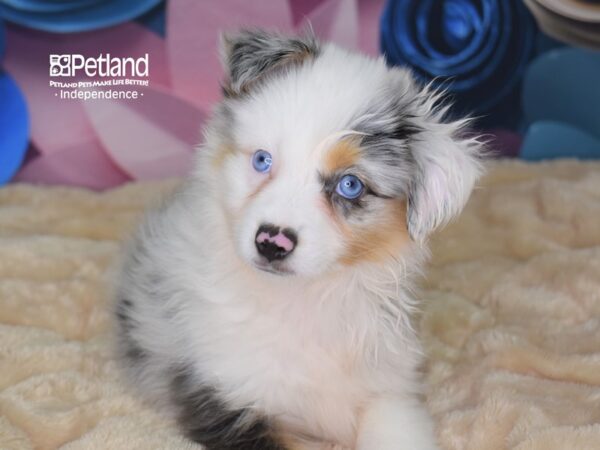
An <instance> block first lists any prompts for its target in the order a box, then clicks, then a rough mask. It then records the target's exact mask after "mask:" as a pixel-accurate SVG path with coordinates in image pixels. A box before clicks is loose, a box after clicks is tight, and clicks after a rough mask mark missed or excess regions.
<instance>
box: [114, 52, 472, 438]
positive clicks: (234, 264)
mask: <svg viewBox="0 0 600 450" xmlns="http://www.w3.org/2000/svg"><path fill="white" fill-rule="evenodd" d="M399 77H400V78H402V79H403V80H404V82H403V83H404V86H405V88H406V90H407V92H408V93H411V95H418V90H417V88H416V87H415V86H414V83H413V82H412V81H411V80H410V77H409V75H408V73H407V72H406V71H401V70H399V69H395V70H390V69H388V68H387V67H386V65H385V63H384V61H383V60H382V59H377V60H372V59H367V58H364V57H362V56H357V55H354V54H350V53H348V52H345V51H343V50H340V49H338V48H336V47H333V46H326V47H324V48H323V52H322V55H320V56H319V57H318V58H317V59H315V61H312V62H310V63H307V64H306V65H305V66H303V67H302V68H300V69H298V70H294V71H289V73H286V74H283V75H281V76H279V77H274V78H273V80H271V81H270V82H269V83H268V84H266V85H265V86H266V87H265V88H261V89H257V91H256V92H254V93H252V94H251V95H249V96H248V97H247V98H244V99H243V100H234V101H233V104H234V108H233V113H234V118H233V124H234V125H233V129H232V132H233V139H234V145H235V146H236V148H238V149H239V151H238V152H236V153H235V154H234V155H232V156H228V157H227V158H226V159H225V160H224V162H223V165H222V167H221V168H218V169H217V168H215V165H214V164H213V158H214V157H215V154H217V153H218V152H219V151H221V147H222V145H223V142H222V136H221V132H220V131H218V129H217V128H218V127H217V126H216V125H214V124H213V125H211V126H209V127H208V129H207V131H206V139H205V140H206V142H205V144H204V145H203V148H202V149H201V150H200V151H199V154H198V163H197V165H196V168H195V172H194V175H193V177H192V178H191V180H189V181H188V182H187V183H186V185H185V186H184V187H183V188H182V189H181V191H180V192H179V193H178V194H176V195H175V197H174V198H173V199H172V201H171V202H170V203H169V204H168V205H167V206H165V207H164V208H163V209H162V210H161V211H160V212H157V213H153V214H151V215H149V216H148V218H147V220H146V221H145V223H144V225H143V226H142V228H141V229H140V232H139V233H138V237H137V242H138V243H140V242H141V243H143V245H144V247H145V252H143V253H142V252H139V251H138V250H135V249H134V250H131V251H130V255H132V254H136V257H135V263H134V262H133V261H134V260H133V257H132V256H129V258H127V259H126V260H125V262H124V264H125V269H124V272H123V276H122V279H121V280H120V282H119V286H120V290H121V292H122V293H123V295H125V296H126V297H127V298H130V299H131V300H132V301H133V303H134V308H133V310H132V316H133V318H134V320H135V321H136V323H137V324H138V326H137V327H135V328H134V329H132V330H131V335H132V337H133V338H134V339H135V340H136V341H137V342H139V343H140V345H141V346H142V347H143V348H147V349H151V353H152V355H153V356H152V358H150V360H149V361H147V362H146V363H145V364H144V365H143V367H140V368H136V369H133V370H132V372H133V374H134V377H135V380H136V383H137V384H138V386H140V387H141V388H142V390H144V391H145V392H147V393H149V395H150V396H151V397H153V398H155V399H157V400H158V401H160V402H161V404H163V405H165V406H167V407H171V406H172V405H169V401H168V399H167V396H166V394H165V392H166V390H167V381H166V380H165V375H164V374H165V373H166V372H167V371H168V370H169V367H171V366H172V365H174V364H177V363H180V362H182V361H192V362H193V365H194V367H195V369H196V371H197V373H198V374H199V375H198V376H199V378H198V382H199V383H203V384H206V383H209V384H211V385H214V386H217V387H218V389H219V391H220V392H222V393H223V395H224V396H225V398H226V399H227V402H228V403H229V404H230V405H232V406H233V407H240V408H242V407H250V408H252V409H254V410H256V411H257V412H259V413H261V414H266V415H268V416H269V417H272V418H274V420H275V421H276V423H277V424H278V426H281V427H282V428H284V429H286V430H289V431H290V432H293V433H299V434H301V435H309V436H313V437H316V438H318V439H319V440H322V441H323V442H329V443H335V444H337V445H339V446H343V447H345V448H352V449H354V448H356V449H357V450H399V449H411V450H432V449H434V448H436V446H435V439H434V434H433V426H432V421H431V419H430V418H429V417H428V415H427V413H426V412H425V409H424V407H423V406H422V405H421V404H420V403H419V402H418V401H417V400H416V398H417V395H418V394H419V393H420V392H421V385H420V381H419V375H418V372H417V368H418V366H419V364H420V362H421V360H422V353H421V348H420V345H419V341H418V339H417V336H416V334H415V331H414V330H413V326H412V323H411V318H412V316H413V315H414V313H415V311H416V309H417V302H416V301H415V299H414V298H413V296H412V293H411V290H412V283H413V280H414V279H415V277H416V276H417V275H418V274H419V272H420V270H421V267H422V263H423V261H424V259H425V258H426V255H427V249H426V247H425V244H424V243H423V242H422V240H423V238H424V237H425V236H426V235H427V234H428V233H429V232H430V231H431V230H432V229H433V228H435V227H436V226H437V225H439V224H441V223H443V222H445V221H446V220H448V219H449V218H450V217H451V216H454V215H455V214H457V213H458V212H459V211H460V209H461V208H462V206H463V205H464V203H465V202H466V200H467V198H468V195H469V192H470V190H471V188H472V186H473V183H474V181H475V178H476V177H477V175H478V173H479V168H478V165H477V163H476V162H475V160H474V150H471V149H475V146H474V144H473V146H471V144H472V143H467V144H465V142H461V141H459V140H456V139H455V138H454V136H453V135H454V133H456V132H457V131H458V130H459V129H460V128H461V126H462V125H461V124H453V125H440V124H437V122H438V121H439V120H440V118H439V117H437V118H436V117H434V114H437V112H435V111H434V107H433V106H432V105H431V104H429V103H426V102H425V101H423V102H421V105H422V107H423V108H425V109H424V110H423V116H424V117H423V118H417V119H416V120H418V121H421V122H422V124H420V125H422V126H423V127H425V128H426V129H427V130H428V135H427V136H429V137H428V138H427V139H426V140H422V141H421V143H420V144H418V145H417V147H415V148H414V149H413V152H414V153H415V160H416V162H417V164H418V165H419V166H420V167H421V168H422V173H423V177H424V184H423V188H422V190H421V191H420V192H418V193H416V199H417V200H418V201H419V203H416V204H415V205H412V207H413V208H415V209H414V213H413V214H412V215H409V217H410V220H411V221H412V223H411V226H412V227H413V228H414V230H413V231H414V232H413V234H414V235H415V236H416V237H418V242H414V243H407V244H406V245H405V246H404V247H403V248H402V249H398V251H397V253H396V254H394V255H390V258H389V260H386V261H380V262H372V263H370V262H364V263H361V264H357V265H354V266H344V265H342V264H340V263H339V262H338V259H339V258H340V255H341V254H342V253H343V252H344V251H345V242H344V239H343V236H342V234H341V233H340V230H339V228H338V226H337V225H336V224H335V223H334V221H332V220H331V218H330V217H328V216H327V214H326V213H325V212H324V208H323V202H322V196H323V193H322V186H321V184H320V180H319V178H318V176H317V170H318V169H319V168H320V166H319V165H320V161H321V158H322V154H323V152H324V151H326V149H327V147H328V144H327V143H328V142H330V141H331V139H335V137H336V136H339V135H340V133H347V132H352V130H348V127H349V126H350V124H351V122H352V121H353V120H355V119H356V117H355V116H356V112H357V111H361V110H362V108H364V107H365V106H366V105H367V104H368V103H369V102H371V101H372V99H373V98H374V97H376V96H378V95H380V93H381V91H382V90H383V89H384V88H385V86H387V85H388V83H390V80H392V79H396V80H398V78H399ZM428 95H429V94H428ZM428 95H424V99H426V98H428ZM425 116H427V117H425ZM363 119H364V118H363ZM366 119H368V118H366ZM332 136H333V138H332ZM258 148H262V149H267V150H268V151H270V152H271V153H272V155H273V160H274V164H273V169H272V173H271V174H270V175H264V174H259V173H257V172H255V171H253V169H252V166H251V164H250V158H251V156H252V153H253V151H254V150H256V149H258ZM399 175H400V173H399ZM409 175H410V174H408V173H406V174H403V175H402V176H405V177H408V176H409ZM265 176H271V177H272V179H271V181H270V182H269V183H268V184H267V185H266V187H264V189H261V190H260V191H259V192H258V194H256V195H255V196H253V197H251V198H250V197H249V195H250V193H252V192H253V191H254V190H255V189H256V188H257V186H259V185H260V184H261V183H262V182H263V181H264V178H263V177H265ZM409 214H410V213H409ZM262 222H271V223H274V224H278V225H282V226H287V227H291V228H294V229H295V230H297V231H298V234H299V244H298V247H297V249H296V250H295V251H294V252H293V254H292V255H291V256H290V261H289V263H288V264H289V268H290V269H291V270H293V272H294V273H295V275H293V276H277V275H272V274H268V273H265V272H261V271H259V270H257V269H256V268H255V267H254V266H253V262H254V260H255V258H256V250H255V248H254V243H253V239H254V235H255V232H256V230H257V227H258V226H259V224H260V223H262ZM136 252H137V253H136ZM152 277H154V278H152ZM144 279H158V280H160V282H158V283H157V286H153V287H145V286H144V284H143V283H140V282H139V280H144ZM150 291H152V292H150ZM157 294H158V296H159V297H160V299H161V300H160V301H156V298H155V297H156V295H157ZM323 445H325V444H323ZM307 448H309V447H308V446H307ZM323 448H325V447H323Z"/></svg>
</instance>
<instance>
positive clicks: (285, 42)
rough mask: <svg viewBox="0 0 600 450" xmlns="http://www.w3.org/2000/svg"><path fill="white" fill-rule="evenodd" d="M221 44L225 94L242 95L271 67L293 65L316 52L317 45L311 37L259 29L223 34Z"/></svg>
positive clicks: (270, 69)
mask: <svg viewBox="0 0 600 450" xmlns="http://www.w3.org/2000/svg"><path fill="white" fill-rule="evenodd" d="M222 47H223V50H222V51H223V61H224V64H225V66H226V69H227V71H228V75H229V80H228V82H227V83H226V84H225V85H224V86H223V91H224V93H225V95H226V96H237V95H240V94H244V93H246V92H247V91H248V90H249V89H250V87H251V86H252V85H254V84H256V83H257V82H258V81H259V80H261V79H263V78H264V77H265V75H267V74H272V73H273V72H274V70H275V69H278V68H284V67H293V66H294V65H298V64H301V63H302V62H304V61H305V60H307V59H311V58H315V57H316V56H318V54H319V44H318V42H317V41H316V40H315V39H314V38H313V37H312V36H308V37H305V38H290V37H284V36H280V35H277V34H272V33H267V32H265V31H261V30H246V31H242V32H241V33H239V34H236V35H232V36H227V35H225V36H223V45H222Z"/></svg>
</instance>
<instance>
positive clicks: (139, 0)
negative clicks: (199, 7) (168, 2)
mask: <svg viewBox="0 0 600 450" xmlns="http://www.w3.org/2000/svg"><path fill="white" fill-rule="evenodd" d="M161 1H162V0H135V1H134V0H63V1H60V2H56V1H52V0H0V17H3V18H4V19H5V20H7V21H10V22H14V23H17V24H19V25H24V26H26V27H29V28H35V29H39V30H44V31H51V32H56V33H74V32H79V31H89V30H95V29H98V28H104V27H109V26H112V25H116V24H119V23H122V22H126V21H128V20H131V19H134V18H136V17H138V16H140V15H142V14H144V13H145V12H147V11H148V10H150V9H152V8H153V7H154V6H156V5H158V4H159V3H160V2H161Z"/></svg>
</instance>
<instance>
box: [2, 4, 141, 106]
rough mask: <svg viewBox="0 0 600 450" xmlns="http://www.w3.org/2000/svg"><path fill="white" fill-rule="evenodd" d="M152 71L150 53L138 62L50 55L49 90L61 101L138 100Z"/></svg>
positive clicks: (107, 56)
mask: <svg viewBox="0 0 600 450" xmlns="http://www.w3.org/2000/svg"><path fill="white" fill-rule="evenodd" d="M0 1H1V0H0ZM149 70H150V58H149V56H148V53H146V54H145V55H144V56H140V57H139V58H131V57H129V58H117V57H112V56H110V54H109V53H106V54H100V55H98V56H97V57H85V56H83V55H78V54H72V55H68V54H65V55H50V80H49V86H50V88H52V89H53V90H54V96H55V97H59V98H60V99H61V100H63V99H64V100H84V101H87V100H114V99H126V100H137V99H138V98H139V97H143V96H144V88H145V87H148V85H149V77H148V72H149ZM74 77H77V78H74Z"/></svg>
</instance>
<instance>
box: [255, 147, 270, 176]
mask: <svg viewBox="0 0 600 450" xmlns="http://www.w3.org/2000/svg"><path fill="white" fill-rule="evenodd" d="M272 165H273V158H272V157H271V154H270V153H269V152H268V151H266V150H256V151H255V152H254V155H252V167H254V170H256V171H257V172H261V173H266V172H268V171H269V170H271V166H272Z"/></svg>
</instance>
